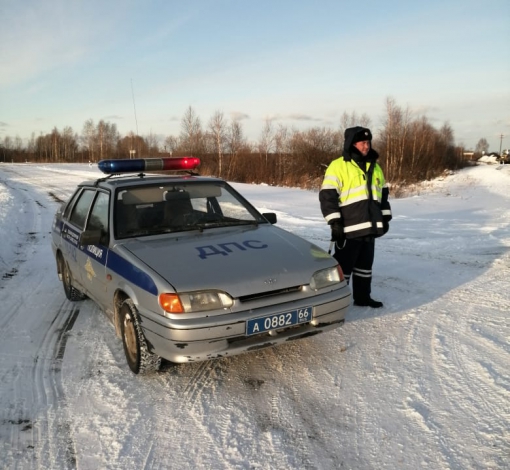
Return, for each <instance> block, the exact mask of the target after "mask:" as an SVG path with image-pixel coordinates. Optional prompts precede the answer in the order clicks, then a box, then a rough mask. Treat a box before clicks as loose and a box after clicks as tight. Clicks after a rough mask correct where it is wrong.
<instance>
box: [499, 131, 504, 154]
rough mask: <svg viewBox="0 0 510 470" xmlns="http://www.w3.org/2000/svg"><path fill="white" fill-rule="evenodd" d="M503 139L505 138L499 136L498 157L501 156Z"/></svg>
mask: <svg viewBox="0 0 510 470" xmlns="http://www.w3.org/2000/svg"><path fill="white" fill-rule="evenodd" d="M503 137H505V136H504V135H503V134H501V135H500V136H499V155H500V156H501V146H502V144H503Z"/></svg>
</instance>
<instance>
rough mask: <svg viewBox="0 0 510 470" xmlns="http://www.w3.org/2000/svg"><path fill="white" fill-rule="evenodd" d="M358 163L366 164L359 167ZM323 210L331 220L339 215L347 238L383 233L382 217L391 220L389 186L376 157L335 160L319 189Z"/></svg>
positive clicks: (327, 219) (387, 220) (326, 217)
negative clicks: (370, 159) (359, 159)
mask: <svg viewBox="0 0 510 470" xmlns="http://www.w3.org/2000/svg"><path fill="white" fill-rule="evenodd" d="M359 165H365V168H364V169H362V168H360V166H359ZM319 200H320V204H321V211H322V214H323V216H324V218H325V219H326V221H327V222H328V223H331V222H332V221H333V220H334V219H340V220H341V221H342V223H343V226H344V232H345V235H346V237H347V238H357V237H363V236H369V235H373V236H376V237H378V236H381V235H383V234H384V233H385V232H384V230H383V221H385V222H389V221H390V220H391V208H390V204H389V202H388V187H387V185H386V181H385V179H384V174H383V172H382V169H381V167H380V166H379V164H377V163H376V162H375V161H372V162H360V163H359V164H358V163H357V162H356V161H354V160H345V159H344V157H340V158H337V159H336V160H333V161H332V162H331V164H330V165H329V167H328V169H327V170H326V174H325V176H324V181H323V183H322V186H321V190H320V192H319Z"/></svg>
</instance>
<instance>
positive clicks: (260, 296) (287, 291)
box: [239, 286, 301, 302]
mask: <svg viewBox="0 0 510 470" xmlns="http://www.w3.org/2000/svg"><path fill="white" fill-rule="evenodd" d="M300 290H301V286H295V287H286V288H285V289H278V290H271V291H267V292H259V293H257V294H250V295H243V296H241V297H239V301H240V302H250V301H252V300H259V299H263V298H265V297H274V296H275V295H285V294H293V293H295V292H299V291H300Z"/></svg>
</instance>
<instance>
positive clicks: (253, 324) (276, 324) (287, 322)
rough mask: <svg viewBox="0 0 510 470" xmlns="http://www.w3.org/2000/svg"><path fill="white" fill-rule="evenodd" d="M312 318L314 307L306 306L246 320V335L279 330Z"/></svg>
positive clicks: (306, 321)
mask: <svg viewBox="0 0 510 470" xmlns="http://www.w3.org/2000/svg"><path fill="white" fill-rule="evenodd" d="M311 320H312V307H304V308H299V309H296V310H291V311H290V312H285V313H277V314H276V315H267V316H265V317H259V318H253V319H251V320H248V321H247V322H246V335H247V336H250V335H256V334H258V333H263V332H264V331H270V330H279V329H281V328H287V327H289V326H292V325H299V324H300V323H308V322H309V321H311Z"/></svg>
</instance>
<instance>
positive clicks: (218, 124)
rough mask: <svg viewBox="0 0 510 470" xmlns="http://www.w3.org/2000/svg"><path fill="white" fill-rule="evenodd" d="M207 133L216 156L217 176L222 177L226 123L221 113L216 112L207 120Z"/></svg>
mask: <svg viewBox="0 0 510 470" xmlns="http://www.w3.org/2000/svg"><path fill="white" fill-rule="evenodd" d="M209 131H210V132H211V136H212V139H213V141H214V145H215V148H216V152H217V154H218V176H220V177H221V176H222V175H223V151H224V147H225V144H226V139H227V121H226V119H225V116H224V115H223V112H222V111H216V112H215V113H214V114H213V115H212V117H211V119H210V120H209Z"/></svg>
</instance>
